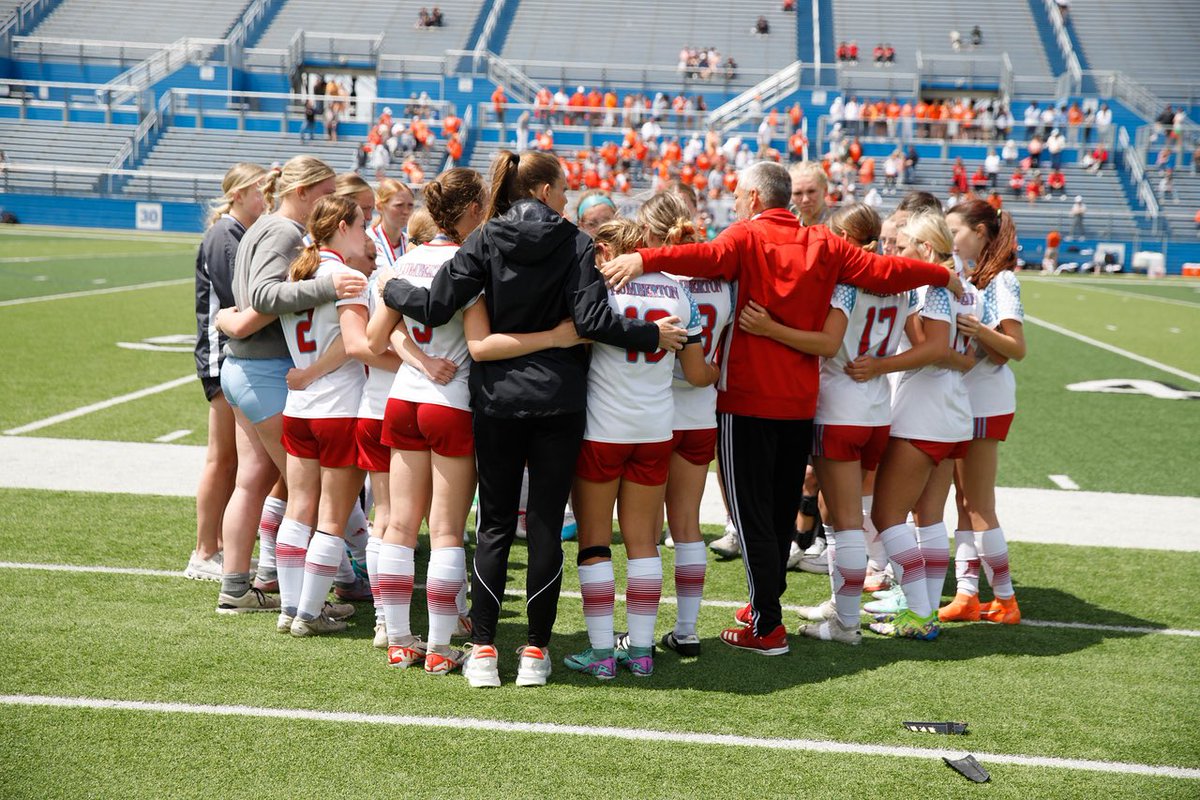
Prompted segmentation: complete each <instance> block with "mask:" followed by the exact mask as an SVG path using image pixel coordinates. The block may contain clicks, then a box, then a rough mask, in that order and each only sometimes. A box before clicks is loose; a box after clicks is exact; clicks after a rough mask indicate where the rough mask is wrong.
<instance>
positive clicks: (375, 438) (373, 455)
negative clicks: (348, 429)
mask: <svg viewBox="0 0 1200 800" xmlns="http://www.w3.org/2000/svg"><path fill="white" fill-rule="evenodd" d="M382 434H383V420H381V419H365V418H363V417H359V419H358V424H356V425H355V426H354V439H355V444H356V445H357V446H358V468H359V469H362V470H366V471H367V472H387V471H388V470H389V469H390V468H391V463H392V451H391V450H390V449H388V446H387V445H386V444H384V443H383V442H382V441H381V440H380V436H381V435H382Z"/></svg>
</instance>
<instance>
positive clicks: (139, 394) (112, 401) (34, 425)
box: [5, 375, 199, 436]
mask: <svg viewBox="0 0 1200 800" xmlns="http://www.w3.org/2000/svg"><path fill="white" fill-rule="evenodd" d="M195 380H199V378H197V377H196V376H195V375H185V376H184V377H182V378H176V379H175V380H173V381H167V382H166V383H160V384H158V385H157V386H148V387H146V388H145V389H138V390H137V391H136V392H130V393H129V394H123V395H119V396H117V397H110V398H109V399H108V400H102V401H100V402H99V403H92V404H91V405H86V406H80V407H79V408H76V409H74V410H72V411H64V412H63V413H61V414H55V415H54V416H53V417H46V418H45V419H39V420H38V421H37V422H31V423H29V424H28V425H22V426H20V427H19V428H9V429H8V430H6V431H5V433H6V434H8V435H9V436H17V435H19V434H22V433H29V432H30V431H36V430H41V429H42V428H48V427H50V426H51V425H57V424H58V423H60V422H66V421H67V420H72V419H75V418H76V417H82V416H86V415H87V414H91V413H93V412H95V411H103V410H104V409H106V408H112V407H113V406H119V405H121V404H122V403H128V402H131V401H133V400H140V399H142V398H143V397H149V396H150V395H152V394H158V393H159V392H166V391H170V390H171V389H174V388H176V387H179V386H183V385H185V384H188V383H191V382H192V381H195Z"/></svg>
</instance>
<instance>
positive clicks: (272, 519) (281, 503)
mask: <svg viewBox="0 0 1200 800" xmlns="http://www.w3.org/2000/svg"><path fill="white" fill-rule="evenodd" d="M286 511H287V501H286V500H280V499H279V498H278V497H268V498H267V499H266V500H265V501H263V507H262V516H261V517H259V519H258V571H259V573H260V574H262V575H270V574H271V573H273V572H275V571H276V569H277V567H276V563H277V562H276V556H275V546H276V545H275V542H276V540H277V539H278V537H279V523H281V522H283V514H284V512H286Z"/></svg>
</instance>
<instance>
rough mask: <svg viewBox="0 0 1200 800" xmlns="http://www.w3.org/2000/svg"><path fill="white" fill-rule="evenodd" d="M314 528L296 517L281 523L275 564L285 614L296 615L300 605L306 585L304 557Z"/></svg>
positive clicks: (280, 600) (280, 598) (281, 603)
mask: <svg viewBox="0 0 1200 800" xmlns="http://www.w3.org/2000/svg"><path fill="white" fill-rule="evenodd" d="M310 536H312V528H310V527H308V526H307V525H301V524H300V523H299V522H297V521H296V520H294V519H284V520H283V522H281V523H279V536H278V538H277V540H276V543H275V565H276V572H277V573H278V575H279V605H280V607H281V610H282V611H283V613H284V614H287V615H288V616H290V617H294V616H296V608H297V607H298V606H299V605H300V590H301V589H302V588H303V587H304V557H305V556H306V555H308V539H309V537H310Z"/></svg>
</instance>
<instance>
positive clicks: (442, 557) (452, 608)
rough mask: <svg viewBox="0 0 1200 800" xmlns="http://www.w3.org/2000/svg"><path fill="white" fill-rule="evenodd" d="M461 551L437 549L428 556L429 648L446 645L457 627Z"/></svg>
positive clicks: (462, 578)
mask: <svg viewBox="0 0 1200 800" xmlns="http://www.w3.org/2000/svg"><path fill="white" fill-rule="evenodd" d="M466 578H467V575H466V570H465V562H464V560H463V548H461V547H440V548H438V549H437V550H434V551H432V552H430V554H429V574H428V575H427V577H426V578H425V602H426V604H427V605H428V608H429V640H428V643H429V646H430V647H433V646H435V645H448V644H450V637H451V636H452V635H453V634H454V626H455V625H457V624H458V592H459V590H460V589H461V588H462V587H463V583H465V582H466Z"/></svg>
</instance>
